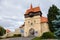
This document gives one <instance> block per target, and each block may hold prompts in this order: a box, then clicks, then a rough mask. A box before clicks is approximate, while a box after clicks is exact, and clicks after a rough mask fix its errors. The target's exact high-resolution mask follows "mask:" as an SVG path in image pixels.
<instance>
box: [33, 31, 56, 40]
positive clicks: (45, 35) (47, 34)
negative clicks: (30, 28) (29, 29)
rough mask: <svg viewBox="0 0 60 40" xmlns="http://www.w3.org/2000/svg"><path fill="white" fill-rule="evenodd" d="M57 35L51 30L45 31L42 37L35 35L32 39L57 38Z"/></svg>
mask: <svg viewBox="0 0 60 40" xmlns="http://www.w3.org/2000/svg"><path fill="white" fill-rule="evenodd" d="M56 38H57V37H56V36H55V35H54V34H53V33H51V32H45V33H43V35H42V36H41V37H35V38H33V39H32V40H42V39H56Z"/></svg>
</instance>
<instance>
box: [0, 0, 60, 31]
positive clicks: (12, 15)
mask: <svg viewBox="0 0 60 40" xmlns="http://www.w3.org/2000/svg"><path fill="white" fill-rule="evenodd" d="M30 4H32V5H33V7H37V6H39V7H40V9H41V11H42V13H43V16H44V17H47V16H46V15H47V13H48V9H49V7H50V6H51V5H52V4H55V5H56V6H57V7H58V8H60V0H0V25H1V26H3V27H4V28H5V29H10V30H11V31H14V29H16V28H18V27H19V26H21V25H22V24H23V23H24V13H25V11H26V10H27V9H29V7H30Z"/></svg>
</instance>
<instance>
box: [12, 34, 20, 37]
mask: <svg viewBox="0 0 60 40" xmlns="http://www.w3.org/2000/svg"><path fill="white" fill-rule="evenodd" d="M13 37H21V34H14V36H13Z"/></svg>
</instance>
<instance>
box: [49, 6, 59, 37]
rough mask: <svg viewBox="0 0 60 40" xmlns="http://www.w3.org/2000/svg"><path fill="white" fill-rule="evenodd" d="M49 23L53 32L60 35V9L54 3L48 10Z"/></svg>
mask: <svg viewBox="0 0 60 40" xmlns="http://www.w3.org/2000/svg"><path fill="white" fill-rule="evenodd" d="M48 24H49V28H50V30H51V32H54V33H55V34H56V36H57V37H60V10H59V9H58V8H57V7H56V6H55V5H52V7H50V9H49V11H48Z"/></svg>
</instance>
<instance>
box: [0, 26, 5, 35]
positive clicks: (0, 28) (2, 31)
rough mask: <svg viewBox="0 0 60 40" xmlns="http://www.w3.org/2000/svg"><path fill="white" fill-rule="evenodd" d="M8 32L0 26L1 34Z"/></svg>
mask: <svg viewBox="0 0 60 40" xmlns="http://www.w3.org/2000/svg"><path fill="white" fill-rule="evenodd" d="M5 33H6V30H5V29H4V28H3V27H1V26H0V36H2V35H4V34H5Z"/></svg>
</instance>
